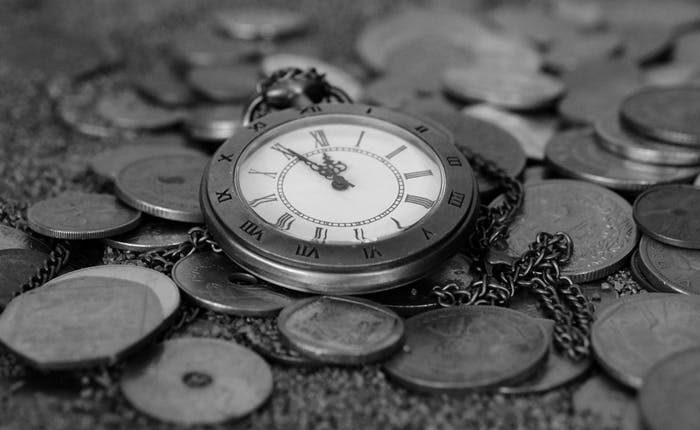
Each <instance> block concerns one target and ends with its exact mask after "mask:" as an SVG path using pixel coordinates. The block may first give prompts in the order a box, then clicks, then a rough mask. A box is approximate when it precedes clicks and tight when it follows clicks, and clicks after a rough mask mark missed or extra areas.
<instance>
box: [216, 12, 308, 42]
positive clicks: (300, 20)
mask: <svg viewBox="0 0 700 430" xmlns="http://www.w3.org/2000/svg"><path fill="white" fill-rule="evenodd" d="M214 21H215V25H216V27H217V28H218V29H219V30H221V31H222V32H224V33H225V34H226V35H227V36H229V37H233V38H236V39H243V40H272V39H280V38H283V37H289V36H294V35H296V34H299V33H303V32H304V31H305V30H306V29H307V28H308V26H309V19H308V17H307V16H306V15H304V14H302V13H300V12H295V11H291V10H285V9H277V8H262V7H257V8H250V9H235V10H230V11H221V10H220V11H217V12H216V16H215V17H214Z"/></svg>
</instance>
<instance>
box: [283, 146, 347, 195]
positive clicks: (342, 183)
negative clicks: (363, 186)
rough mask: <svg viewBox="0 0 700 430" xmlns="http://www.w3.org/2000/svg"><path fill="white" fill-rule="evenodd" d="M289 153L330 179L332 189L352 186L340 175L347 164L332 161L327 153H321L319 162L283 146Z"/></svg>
mask: <svg viewBox="0 0 700 430" xmlns="http://www.w3.org/2000/svg"><path fill="white" fill-rule="evenodd" d="M284 149H285V150H287V151H288V152H289V153H290V154H292V155H294V156H295V157H297V158H298V159H299V160H301V161H303V162H304V164H306V165H307V166H309V167H310V168H311V170H313V171H314V172H317V173H318V174H319V175H321V176H323V177H324V178H326V179H329V180H331V186H332V187H333V189H336V190H338V191H343V190H347V189H348V187H354V186H355V185H354V184H352V183H351V182H349V181H348V180H347V179H345V177H343V176H341V175H340V173H342V172H344V171H346V170H347V168H348V166H347V165H346V164H345V163H343V162H342V161H334V160H333V159H332V158H331V157H330V155H328V153H326V152H324V153H323V164H319V163H317V162H315V161H312V160H310V159H308V158H307V157H305V156H303V155H301V154H299V153H298V152H296V151H294V150H292V149H289V148H284Z"/></svg>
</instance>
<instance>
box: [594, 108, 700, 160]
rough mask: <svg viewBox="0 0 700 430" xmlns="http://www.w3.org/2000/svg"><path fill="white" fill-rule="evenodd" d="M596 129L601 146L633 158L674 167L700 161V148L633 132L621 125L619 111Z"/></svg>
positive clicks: (607, 117) (599, 121) (602, 118)
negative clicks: (654, 138)
mask: <svg viewBox="0 0 700 430" xmlns="http://www.w3.org/2000/svg"><path fill="white" fill-rule="evenodd" d="M595 132H596V135H597V136H598V138H599V139H598V143H599V144H600V146H602V147H603V148H605V149H607V150H608V151H610V152H612V153H615V154H617V155H620V156H622V157H624V158H628V159H630V160H634V161H639V162H642V163H649V164H664V165H672V166H693V165H698V164H700V149H699V150H693V149H692V148H685V147H682V146H677V145H669V144H667V143H664V142H660V141H658V140H652V139H648V138H645V137H644V136H639V135H635V134H632V133H631V132H629V131H627V130H625V129H624V128H623V127H622V125H621V124H620V120H619V117H618V114H617V111H614V112H610V113H609V114H607V115H604V116H602V117H601V118H600V119H599V120H598V121H597V122H596V123H595Z"/></svg>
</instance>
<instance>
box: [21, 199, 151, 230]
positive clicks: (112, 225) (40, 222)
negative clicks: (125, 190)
mask: <svg viewBox="0 0 700 430" xmlns="http://www.w3.org/2000/svg"><path fill="white" fill-rule="evenodd" d="M27 222H28V223H29V228H31V229H32V230H34V231H35V232H37V233H39V234H43V235H44V236H49V237H55V238H59V239H97V238H101V237H108V236H114V235H117V234H120V233H124V232H127V231H129V230H132V229H134V228H136V227H137V226H138V225H139V223H140V222H141V214H140V213H139V212H137V211H135V210H133V209H131V208H129V207H127V206H125V205H123V204H121V203H120V202H119V201H117V199H116V198H114V196H112V195H109V194H93V193H81V192H65V193H63V194H59V195H58V196H56V197H53V198H50V199H46V200H41V201H39V202H37V203H35V204H33V205H32V206H30V207H29V210H28V211H27Z"/></svg>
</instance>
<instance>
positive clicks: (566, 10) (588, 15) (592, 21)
mask: <svg viewBox="0 0 700 430" xmlns="http://www.w3.org/2000/svg"><path fill="white" fill-rule="evenodd" d="M552 6H553V12H554V14H556V16H558V17H559V18H561V19H562V20H565V21H567V22H569V23H571V24H575V25H576V26H578V27H580V28H581V29H596V28H600V27H602V26H603V25H604V24H605V17H604V14H603V9H602V7H601V6H600V4H598V3H595V2H593V1H579V0H558V1H557V2H555V3H554V4H553V5H552Z"/></svg>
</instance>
